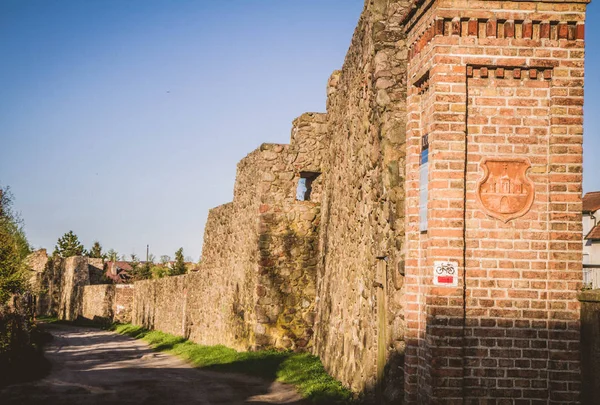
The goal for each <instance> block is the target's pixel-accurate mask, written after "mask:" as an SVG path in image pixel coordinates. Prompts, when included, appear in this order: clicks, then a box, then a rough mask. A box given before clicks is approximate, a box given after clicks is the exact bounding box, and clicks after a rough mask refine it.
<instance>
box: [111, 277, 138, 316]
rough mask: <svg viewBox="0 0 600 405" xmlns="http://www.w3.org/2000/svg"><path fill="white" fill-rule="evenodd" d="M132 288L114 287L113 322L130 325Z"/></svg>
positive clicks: (126, 285) (128, 285)
mask: <svg viewBox="0 0 600 405" xmlns="http://www.w3.org/2000/svg"><path fill="white" fill-rule="evenodd" d="M133 295H134V286H133V285H132V284H118V285H115V297H114V300H113V303H112V313H113V321H114V322H119V323H130V322H131V312H132V310H133Z"/></svg>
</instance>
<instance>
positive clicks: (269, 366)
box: [109, 324, 355, 405]
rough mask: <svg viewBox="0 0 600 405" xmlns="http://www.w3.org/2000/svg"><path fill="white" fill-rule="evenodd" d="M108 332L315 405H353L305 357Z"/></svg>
mask: <svg viewBox="0 0 600 405" xmlns="http://www.w3.org/2000/svg"><path fill="white" fill-rule="evenodd" d="M109 329H110V330H112V331H114V332H117V333H119V334H122V335H127V336H130V337H132V338H135V339H142V340H144V341H145V342H147V343H148V344H150V346H151V347H152V348H153V349H154V350H157V351H165V352H168V353H171V354H175V355H177V356H180V357H182V358H183V359H185V360H187V361H189V362H190V363H191V364H192V365H194V366H195V367H197V368H202V369H207V370H211V371H220V372H232V373H241V374H247V375H252V376H257V377H262V378H265V379H270V380H277V381H279V382H282V383H287V384H292V385H294V386H295V387H296V388H297V390H298V392H299V393H300V395H302V397H304V398H306V399H308V400H310V401H311V402H313V403H315V404H323V405H325V404H351V403H355V401H354V400H353V399H352V393H351V392H350V391H349V390H347V389H346V388H344V387H343V386H342V384H341V383H340V382H339V381H337V380H335V379H334V378H333V377H331V376H330V375H329V374H327V372H326V371H325V369H324V367H323V365H322V364H321V361H320V360H319V358H318V357H316V356H313V355H310V354H307V353H294V352H290V351H275V350H261V351H254V352H237V351H235V350H234V349H231V348H228V347H225V346H221V345H219V346H203V345H199V344H196V343H193V342H191V341H189V340H186V339H184V338H182V337H179V336H174V335H170V334H168V333H164V332H160V331H151V330H147V329H144V328H142V327H140V326H134V325H131V324H114V325H112V326H111V327H110V328H109Z"/></svg>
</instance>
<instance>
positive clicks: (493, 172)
mask: <svg viewBox="0 0 600 405" xmlns="http://www.w3.org/2000/svg"><path fill="white" fill-rule="evenodd" d="M480 166H481V168H482V169H483V171H484V174H483V177H482V178H481V179H480V180H479V182H478V183H477V199H478V200H479V203H480V204H481V206H482V207H483V211H484V212H485V213H486V214H488V215H489V216H492V217H494V218H497V219H499V220H501V221H503V222H505V223H506V222H508V221H510V220H511V219H515V218H519V217H521V216H523V215H525V214H526V213H527V212H528V211H529V209H530V208H531V205H532V204H533V197H534V194H535V191H534V185H533V182H532V181H531V180H530V179H529V178H528V177H527V169H529V168H530V167H531V163H530V162H529V159H526V158H485V159H483V161H482V162H481V163H480Z"/></svg>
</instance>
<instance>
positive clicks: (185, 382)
mask: <svg viewBox="0 0 600 405" xmlns="http://www.w3.org/2000/svg"><path fill="white" fill-rule="evenodd" d="M49 330H50V331H51V332H52V334H53V335H54V336H55V338H54V340H53V342H52V343H51V344H49V346H48V348H47V351H46V357H47V358H48V360H50V361H51V362H52V363H53V366H54V367H53V370H52V373H51V374H50V375H49V376H47V377H46V378H44V379H42V380H39V381H36V382H29V383H23V384H16V385H10V386H7V387H5V388H3V389H1V390H0V398H2V404H3V405H8V404H48V403H60V404H67V405H70V404H73V405H75V404H82V403H85V404H172V403H181V404H187V403H211V404H245V403H252V404H279V403H281V404H283V403H285V404H290V405H305V404H306V405H308V404H309V403H310V402H309V401H304V400H299V399H298V398H296V397H295V393H294V392H293V390H286V389H281V387H280V385H279V384H273V383H274V381H275V374H276V371H275V370H276V369H277V368H278V366H279V365H280V362H281V361H284V360H285V358H284V357H279V358H276V357H273V358H272V359H270V360H269V359H267V361H265V362H263V364H262V365H260V366H261V367H263V368H267V369H271V370H273V372H272V377H271V378H258V377H256V376H253V375H241V374H235V373H231V372H229V371H232V370H233V369H228V368H227V367H211V368H209V369H202V370H200V369H195V368H189V367H183V364H182V362H181V361H178V360H176V361H175V363H173V360H172V359H171V358H170V356H165V355H163V354H160V353H157V352H155V351H154V350H152V349H151V348H150V347H147V346H145V345H140V344H139V342H136V344H132V342H135V341H133V340H132V339H131V338H129V337H126V336H122V335H116V334H107V333H106V332H104V331H101V330H98V329H90V328H83V327H76V326H66V325H49ZM167 348H168V347H165V349H167ZM242 366H244V367H246V368H247V369H248V370H251V369H252V367H255V366H258V364H257V363H256V362H252V361H248V362H246V364H242ZM232 367H233V365H232ZM238 371H239V370H238ZM225 372H227V373H225ZM325 403H327V402H325Z"/></svg>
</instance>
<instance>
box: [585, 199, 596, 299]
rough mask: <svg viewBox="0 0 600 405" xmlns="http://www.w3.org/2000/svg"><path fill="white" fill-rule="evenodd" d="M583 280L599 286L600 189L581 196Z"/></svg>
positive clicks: (592, 286) (588, 284) (593, 285)
mask: <svg viewBox="0 0 600 405" xmlns="http://www.w3.org/2000/svg"><path fill="white" fill-rule="evenodd" d="M583 282H584V284H585V285H586V287H591V288H600V191H593V192H591V193H587V194H586V195H584V196H583Z"/></svg>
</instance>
